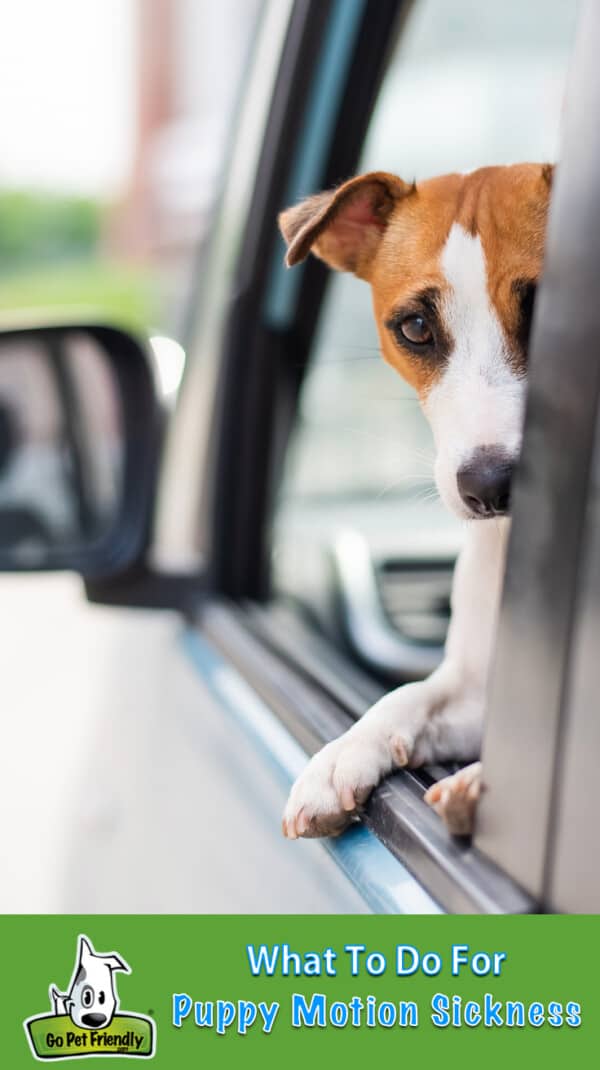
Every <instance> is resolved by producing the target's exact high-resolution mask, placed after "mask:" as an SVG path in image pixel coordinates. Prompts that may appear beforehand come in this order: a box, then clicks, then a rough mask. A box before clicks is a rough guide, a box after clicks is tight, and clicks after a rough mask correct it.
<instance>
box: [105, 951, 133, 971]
mask: <svg viewBox="0 0 600 1070" xmlns="http://www.w3.org/2000/svg"><path fill="white" fill-rule="evenodd" d="M102 961H103V962H105V963H106V965H107V966H108V968H109V970H123V973H131V970H130V968H129V966H128V965H127V963H126V962H125V961H124V959H122V958H120V957H119V955H103V956H102Z"/></svg>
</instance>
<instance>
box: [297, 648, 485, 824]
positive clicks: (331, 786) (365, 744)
mask: <svg viewBox="0 0 600 1070" xmlns="http://www.w3.org/2000/svg"><path fill="white" fill-rule="evenodd" d="M458 683H459V680H458V677H457V674H456V670H455V667H454V666H453V665H452V664H451V663H449V662H445V663H443V664H442V665H441V666H440V668H439V669H437V670H436V672H434V673H433V674H432V675H431V676H430V677H429V678H428V679H427V680H423V681H422V682H420V683H415V684H404V685H403V686H402V687H399V688H398V689H397V690H396V691H392V692H391V693H390V694H388V695H385V696H384V698H382V699H380V701H379V702H377V703H376V704H375V705H374V706H372V707H371V709H370V710H369V711H368V712H367V713H366V714H365V715H364V717H362V718H361V719H360V721H357V723H356V724H355V725H353V727H352V728H351V729H350V730H349V731H348V732H346V733H345V734H344V735H343V736H340V737H339V739H335V740H333V741H332V742H331V743H328V744H327V746H325V747H324V748H323V750H321V751H319V752H318V754H316V755H315V756H314V757H313V758H312V759H311V761H310V762H309V764H308V766H307V767H306V769H305V770H304V772H303V773H302V774H301V776H300V777H299V778H298V780H297V781H296V783H295V784H294V786H293V788H292V791H291V794H290V797H289V800H288V803H287V806H286V809H285V812H284V817H283V831H284V833H285V835H286V836H289V837H290V838H291V839H296V837H297V836H328V835H329V836H330V835H336V834H338V833H339V832H341V831H342V830H343V829H344V828H345V827H346V825H347V824H348V823H349V821H350V820H351V818H352V816H353V814H354V813H355V812H356V811H357V810H358V809H359V808H360V807H361V806H362V805H363V804H364V803H365V802H366V800H367V798H368V796H369V795H370V793H371V791H372V790H373V788H374V787H375V785H376V784H378V783H379V781H380V780H381V779H382V778H383V777H384V776H386V775H387V774H388V773H390V772H391V771H392V770H393V769H401V768H403V767H406V766H418V765H423V764H424V763H426V762H432V761H443V760H445V759H448V758H451V757H452V758H454V759H464V760H467V759H472V758H474V757H476V756H477V755H478V753H479V746H480V737H481V712H482V711H481V702H480V701H478V699H477V697H470V698H469V697H467V696H463V697H461V696H460V694H459V691H458Z"/></svg>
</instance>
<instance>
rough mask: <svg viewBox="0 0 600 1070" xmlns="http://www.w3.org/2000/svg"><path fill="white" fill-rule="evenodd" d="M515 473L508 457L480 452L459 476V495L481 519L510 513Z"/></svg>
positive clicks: (457, 477) (486, 451)
mask: <svg viewBox="0 0 600 1070" xmlns="http://www.w3.org/2000/svg"><path fill="white" fill-rule="evenodd" d="M512 472H513V465H512V462H511V461H510V460H509V459H508V457H507V456H506V454H502V453H497V452H492V451H490V450H478V451H477V452H476V453H475V454H474V455H473V457H472V458H471V460H470V461H469V463H468V464H465V465H463V467H462V468H461V469H459V471H458V473H457V476H456V482H457V484H458V491H459V494H460V496H461V498H462V500H463V502H464V503H465V505H466V506H467V508H468V509H469V511H470V512H471V513H473V514H474V515H475V516H480V517H489V516H503V515H504V514H505V513H507V512H508V507H509V505H510V481H511V477H512Z"/></svg>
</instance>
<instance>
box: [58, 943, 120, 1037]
mask: <svg viewBox="0 0 600 1070" xmlns="http://www.w3.org/2000/svg"><path fill="white" fill-rule="evenodd" d="M115 970H123V971H124V972H125V973H129V967H128V966H127V963H125V962H123V960H122V959H121V958H119V956H118V955H97V954H96V953H95V951H94V949H93V948H92V946H91V944H90V943H89V941H88V940H86V938H85V937H84V936H82V937H80V941H79V958H78V963H77V968H76V972H75V974H74V977H73V980H72V983H71V988H70V990H69V994H68V997H67V999H66V1000H65V1009H66V1010H67V1012H68V1013H69V1015H70V1017H71V1021H72V1022H73V1023H74V1024H75V1025H78V1026H81V1027H83V1028H84V1029H102V1028H105V1027H106V1026H108V1025H109V1024H110V1022H111V1021H112V1018H113V1015H114V1014H115V1011H116V1009H117V996H116V992H115V985H114V976H113V974H114V971H115Z"/></svg>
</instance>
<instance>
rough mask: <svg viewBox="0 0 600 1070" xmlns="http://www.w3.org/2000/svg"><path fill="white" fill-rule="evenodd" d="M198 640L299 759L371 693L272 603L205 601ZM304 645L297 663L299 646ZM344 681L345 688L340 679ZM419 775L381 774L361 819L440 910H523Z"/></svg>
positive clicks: (523, 902)
mask: <svg viewBox="0 0 600 1070" xmlns="http://www.w3.org/2000/svg"><path fill="white" fill-rule="evenodd" d="M197 627H198V628H199V630H200V632H201V634H202V636H203V637H204V638H205V639H207V640H208V641H209V643H210V644H211V645H212V646H213V647H215V648H216V649H217V650H218V651H219V653H221V654H222V655H223V656H224V657H226V659H227V660H228V661H229V662H230V663H231V664H232V665H233V666H234V667H235V668H236V669H237V671H238V672H239V673H240V675H241V676H243V677H244V679H246V680H247V681H248V683H249V684H251V686H252V688H253V689H254V690H255V691H256V693H257V694H258V695H260V697H261V698H262V699H263V700H264V701H265V702H266V703H267V705H268V707H269V709H270V710H271V711H272V712H273V713H274V714H275V715H276V716H277V717H278V718H279V719H280V720H281V722H282V723H283V725H284V726H285V727H286V728H287V730H288V731H289V732H290V734H291V735H292V736H293V738H294V739H295V740H296V741H297V742H298V743H300V745H301V746H302V747H303V748H304V750H305V751H306V753H307V755H311V754H314V753H315V751H317V750H319V749H320V747H322V746H323V745H324V744H325V743H327V742H329V740H330V739H333V738H335V737H336V736H338V735H340V733H341V732H344V731H345V730H346V729H347V728H349V727H351V725H352V724H353V723H354V721H355V720H356V719H357V718H358V717H359V716H360V715H361V713H362V712H363V710H364V703H363V699H364V698H370V699H373V698H374V697H376V694H377V692H376V690H375V688H374V685H373V682H372V681H371V680H370V679H369V678H368V677H367V676H365V675H364V674H362V673H361V672H360V670H358V669H357V668H356V666H355V665H353V664H352V663H351V662H349V661H347V660H346V659H345V658H344V657H343V655H341V654H340V653H339V651H338V650H337V649H336V648H334V647H333V646H332V645H330V644H329V643H328V642H327V640H325V639H324V638H321V637H319V639H318V650H317V643H316V639H315V636H314V634H313V633H311V631H310V629H308V628H306V629H304V628H303V626H302V625H301V624H300V622H297V626H296V628H295V629H287V628H282V626H281V620H280V618H278V616H277V613H276V612H274V611H273V610H272V609H265V608H264V607H262V606H258V605H250V604H248V605H239V604H235V603H230V602H227V601H225V600H219V599H215V600H210V601H209V602H207V603H206V604H205V605H204V606H203V609H202V612H201V615H200V617H199V619H198V621H197ZM299 650H301V651H302V666H301V667H300V666H299V664H298V652H299ZM349 679H350V680H351V681H352V683H351V686H349V685H348V680H349ZM426 784H427V781H426V780H425V779H424V777H423V776H422V775H421V774H420V772H418V771H403V772H401V773H397V774H395V775H394V776H391V777H388V778H387V779H386V780H385V781H384V782H383V783H382V784H380V785H379V787H377V788H376V789H375V791H374V792H373V793H372V795H371V797H370V799H369V801H368V804H367V806H366V809H365V812H364V814H363V815H362V820H363V822H364V824H365V825H366V826H367V828H369V829H371V831H372V832H373V833H374V834H375V835H376V836H377V837H378V838H379V839H380V840H381V841H382V842H383V843H384V844H385V846H386V847H387V848H388V850H389V851H390V852H391V853H392V854H393V855H394V857H395V858H397V859H398V860H399V861H400V862H402V864H403V865H405V866H406V867H407V868H408V869H409V870H410V872H411V873H412V874H413V876H414V877H415V878H416V880H417V881H418V882H419V883H420V884H421V885H422V886H423V887H424V888H425V890H426V891H427V892H428V893H429V895H430V896H431V897H432V898H433V899H434V900H435V901H436V902H437V903H439V904H440V905H441V906H442V907H443V908H444V909H445V910H447V911H449V912H452V913H456V914H461V913H509V914H520V913H530V912H534V911H535V910H536V903H535V901H534V900H533V899H532V898H531V897H530V896H528V895H527V894H526V893H524V892H523V891H522V889H521V888H520V887H518V885H516V884H515V883H514V881H512V880H511V879H510V878H508V877H506V875H505V874H504V873H502V871H501V870H499V869H498V868H497V867H496V866H495V865H494V864H493V863H492V862H490V861H489V860H488V859H486V858H485V857H484V856H483V855H481V854H480V852H479V851H478V850H477V849H476V848H474V847H473V846H472V845H471V844H470V842H469V841H468V840H466V839H465V840H462V839H459V838H457V837H452V836H450V835H449V834H448V833H447V831H446V829H445V828H444V826H443V825H442V823H441V821H440V819H439V817H438V816H437V815H436V814H435V813H434V812H433V811H432V810H431V808H430V807H428V806H427V805H426V804H425V803H424V802H423V792H424V789H425V786H426Z"/></svg>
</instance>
